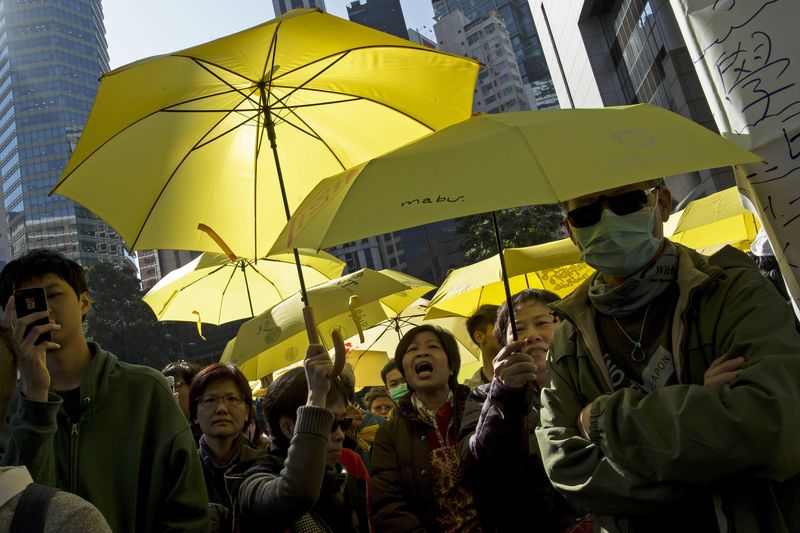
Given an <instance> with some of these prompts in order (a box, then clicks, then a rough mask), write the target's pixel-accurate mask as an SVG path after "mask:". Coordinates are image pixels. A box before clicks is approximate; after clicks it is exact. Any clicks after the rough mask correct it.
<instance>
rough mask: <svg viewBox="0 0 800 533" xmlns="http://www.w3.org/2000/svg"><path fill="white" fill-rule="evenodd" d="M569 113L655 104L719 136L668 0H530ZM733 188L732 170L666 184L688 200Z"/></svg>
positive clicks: (706, 172)
mask: <svg viewBox="0 0 800 533" xmlns="http://www.w3.org/2000/svg"><path fill="white" fill-rule="evenodd" d="M531 7H532V8H533V13H534V16H535V22H536V26H537V27H538V28H539V35H540V36H541V37H542V45H543V49H544V52H545V56H546V58H547V62H548V63H549V65H550V72H552V73H553V77H554V84H555V88H556V91H557V93H558V96H559V99H560V100H561V102H562V104H564V106H565V107H605V106H614V105H627V104H636V103H651V104H655V105H658V106H661V107H664V108H666V109H669V110H670V111H674V112H676V113H680V114H681V115H684V116H685V117H688V118H690V119H692V120H694V121H695V122H697V123H699V124H702V125H703V126H705V127H707V128H709V129H711V130H713V131H717V128H716V123H715V122H714V118H713V116H712V114H711V109H710V108H709V105H708V101H707V100H706V97H705V95H704V93H703V90H702V87H701V85H700V81H699V79H698V78H697V74H696V71H695V68H694V65H693V64H692V60H691V57H690V56H689V51H688V49H687V48H686V43H685V42H684V41H683V37H682V35H681V32H680V30H679V28H678V23H677V21H676V19H675V15H674V13H673V11H672V8H671V6H670V2H669V0H570V1H563V0H531ZM733 184H734V178H733V173H732V172H731V171H730V169H727V168H722V169H714V170H704V171H701V172H696V173H691V174H687V175H684V176H676V177H674V178H672V179H670V180H669V185H670V188H671V189H672V193H673V198H676V200H678V201H682V202H685V201H688V200H693V199H696V198H699V197H702V196H704V195H706V194H710V193H713V192H716V191H718V190H721V189H724V188H727V187H731V186H733Z"/></svg>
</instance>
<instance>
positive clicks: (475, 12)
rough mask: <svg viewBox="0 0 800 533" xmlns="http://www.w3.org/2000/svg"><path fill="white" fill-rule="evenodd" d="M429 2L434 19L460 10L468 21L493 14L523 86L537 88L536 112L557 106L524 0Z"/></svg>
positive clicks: (531, 19) (526, 0) (529, 12)
mask: <svg viewBox="0 0 800 533" xmlns="http://www.w3.org/2000/svg"><path fill="white" fill-rule="evenodd" d="M432 3H433V13H434V16H435V17H436V19H439V18H441V17H444V16H445V15H448V14H449V13H452V12H453V11H455V10H460V11H461V12H462V13H463V14H464V16H466V17H467V19H468V20H470V21H475V20H479V19H482V18H484V17H486V16H487V15H489V14H491V13H497V14H498V15H499V16H500V18H501V19H502V20H503V22H504V23H505V25H506V28H507V29H508V35H509V37H510V38H511V46H512V48H513V49H514V56H515V57H516V59H517V65H518V66H519V72H520V75H521V76H522V81H523V83H525V84H526V85H532V86H534V85H536V86H537V88H538V90H537V98H536V103H537V106H538V107H539V109H547V108H553V107H558V100H557V97H556V95H555V89H554V88H553V81H552V79H551V78H550V71H549V70H548V68H547V61H546V60H545V58H544V54H543V52H542V45H541V43H540V42H539V35H538V33H537V31H536V26H535V25H534V23H533V15H532V14H531V8H530V6H529V5H528V0H432ZM537 82H538V83H537Z"/></svg>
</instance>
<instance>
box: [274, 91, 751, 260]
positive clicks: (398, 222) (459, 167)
mask: <svg viewBox="0 0 800 533" xmlns="http://www.w3.org/2000/svg"><path fill="white" fill-rule="evenodd" d="M759 160H760V159H759V158H758V157H757V156H755V155H753V154H751V153H750V152H748V151H746V150H744V149H742V148H740V147H739V146H737V145H735V144H734V143H732V142H730V141H727V140H725V139H723V138H722V137H720V136H719V135H717V134H715V133H713V132H711V131H710V130H708V129H706V128H704V127H703V126H700V125H699V124H696V123H694V122H692V121H691V120H689V119H687V118H684V117H682V116H680V115H677V114H675V113H672V112H670V111H667V110H665V109H661V108H659V107H655V106H652V105H648V104H640V105H634V106H625V107H608V108H603V109H561V110H547V111H520V112H513V113H499V114H495V115H477V116H475V117H473V118H471V119H469V120H466V121H464V122H461V123H459V124H455V125H453V126H450V127H448V128H446V129H444V130H442V131H438V132H436V133H433V134H431V135H428V136H427V137H425V138H423V139H421V140H419V141H417V142H414V143H412V144H409V145H406V146H404V147H402V148H400V149H398V150H395V151H394V152H391V153H388V154H386V155H383V156H380V157H377V158H375V159H373V160H372V161H370V162H368V163H364V164H361V165H358V166H356V167H354V168H352V169H350V170H348V171H346V172H343V173H341V174H339V175H337V176H333V177H330V178H328V179H326V180H324V181H322V182H320V183H319V184H318V185H317V186H316V187H315V188H314V190H313V191H311V193H310V194H309V195H308V197H307V198H306V199H305V200H304V201H303V203H302V204H301V205H300V206H299V207H298V208H297V209H296V210H295V211H294V214H293V215H292V217H291V219H290V220H289V222H288V223H287V224H286V227H285V228H284V229H283V231H282V232H281V234H280V237H279V238H278V240H277V241H276V243H275V245H274V246H273V248H272V251H273V252H282V251H285V250H287V249H291V248H294V247H298V246H299V247H307V248H312V249H321V248H327V247H329V246H333V245H336V244H341V243H343V242H350V241H353V240H356V239H359V238H363V237H366V236H368V235H376V234H380V233H385V232H389V231H395V230H398V229H401V228H406V227H411V226H417V225H420V224H427V223H429V222H434V221H437V220H445V219H450V218H456V217H459V216H464V215H468V214H475V213H481V212H488V211H495V210H498V209H505V208H509V207H517V206H523V205H533V204H552V203H556V202H561V201H565V200H568V199H571V198H575V197H579V196H583V195H586V194H590V193H592V192H596V191H599V190H604V189H609V188H612V187H619V186H623V185H627V184H630V183H635V182H638V181H643V180H647V179H651V178H659V177H663V176H670V175H675V174H681V173H686V172H691V171H695V170H701V169H706V168H713V167H721V166H726V165H731V164H737V163H744V162H754V161H759ZM365 221H366V222H368V223H365Z"/></svg>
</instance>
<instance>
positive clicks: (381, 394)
mask: <svg viewBox="0 0 800 533" xmlns="http://www.w3.org/2000/svg"><path fill="white" fill-rule="evenodd" d="M378 398H389V399H390V400H391V399H392V397H391V396H389V393H388V392H386V389H385V388H383V387H372V388H371V389H370V391H369V392H368V393H367V396H366V397H365V398H364V407H366V408H367V410H368V411H372V402H374V401H375V400H377V399H378ZM392 402H394V400H392Z"/></svg>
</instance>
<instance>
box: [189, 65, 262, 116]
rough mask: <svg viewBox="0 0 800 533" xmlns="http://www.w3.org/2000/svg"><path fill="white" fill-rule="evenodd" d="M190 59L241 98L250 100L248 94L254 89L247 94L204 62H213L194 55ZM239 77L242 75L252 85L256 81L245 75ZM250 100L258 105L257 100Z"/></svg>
mask: <svg viewBox="0 0 800 533" xmlns="http://www.w3.org/2000/svg"><path fill="white" fill-rule="evenodd" d="M192 60H193V61H194V62H195V63H196V64H197V66H198V67H200V68H201V69H203V70H205V71H206V72H208V73H209V74H211V75H212V76H214V77H215V78H217V79H218V80H219V81H221V82H222V83H224V84H225V85H227V86H228V87H230V88H231V90H232V91H236V92H237V93H239V94H240V95H242V97H243V98H245V99H246V100H250V96H251V95H252V94H253V92H255V91H253V92H251V93H250V94H249V95H247V94H245V93H244V92H242V90H241V89H239V88H238V87H234V86H233V85H231V84H230V83H229V82H228V80H224V79H222V78H221V77H220V76H219V75H218V74H217V73H216V72H213V71H212V70H211V69H210V68H208V67H207V66H206V63H208V64H209V65H214V63H210V62H207V61H203V60H200V59H197V58H194V57H193V58H192ZM214 66H215V67H218V68H222V67H219V66H218V65H214ZM223 70H227V69H223ZM228 72H232V71H230V70H228ZM234 74H236V73H235V72H234ZM237 76H238V74H237ZM241 77H242V78H244V79H246V80H247V81H249V82H250V83H252V84H253V85H255V84H256V82H254V81H253V80H250V79H248V78H246V77H244V76H241ZM250 102H251V103H252V104H253V105H258V103H257V102H254V101H252V100H250Z"/></svg>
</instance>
